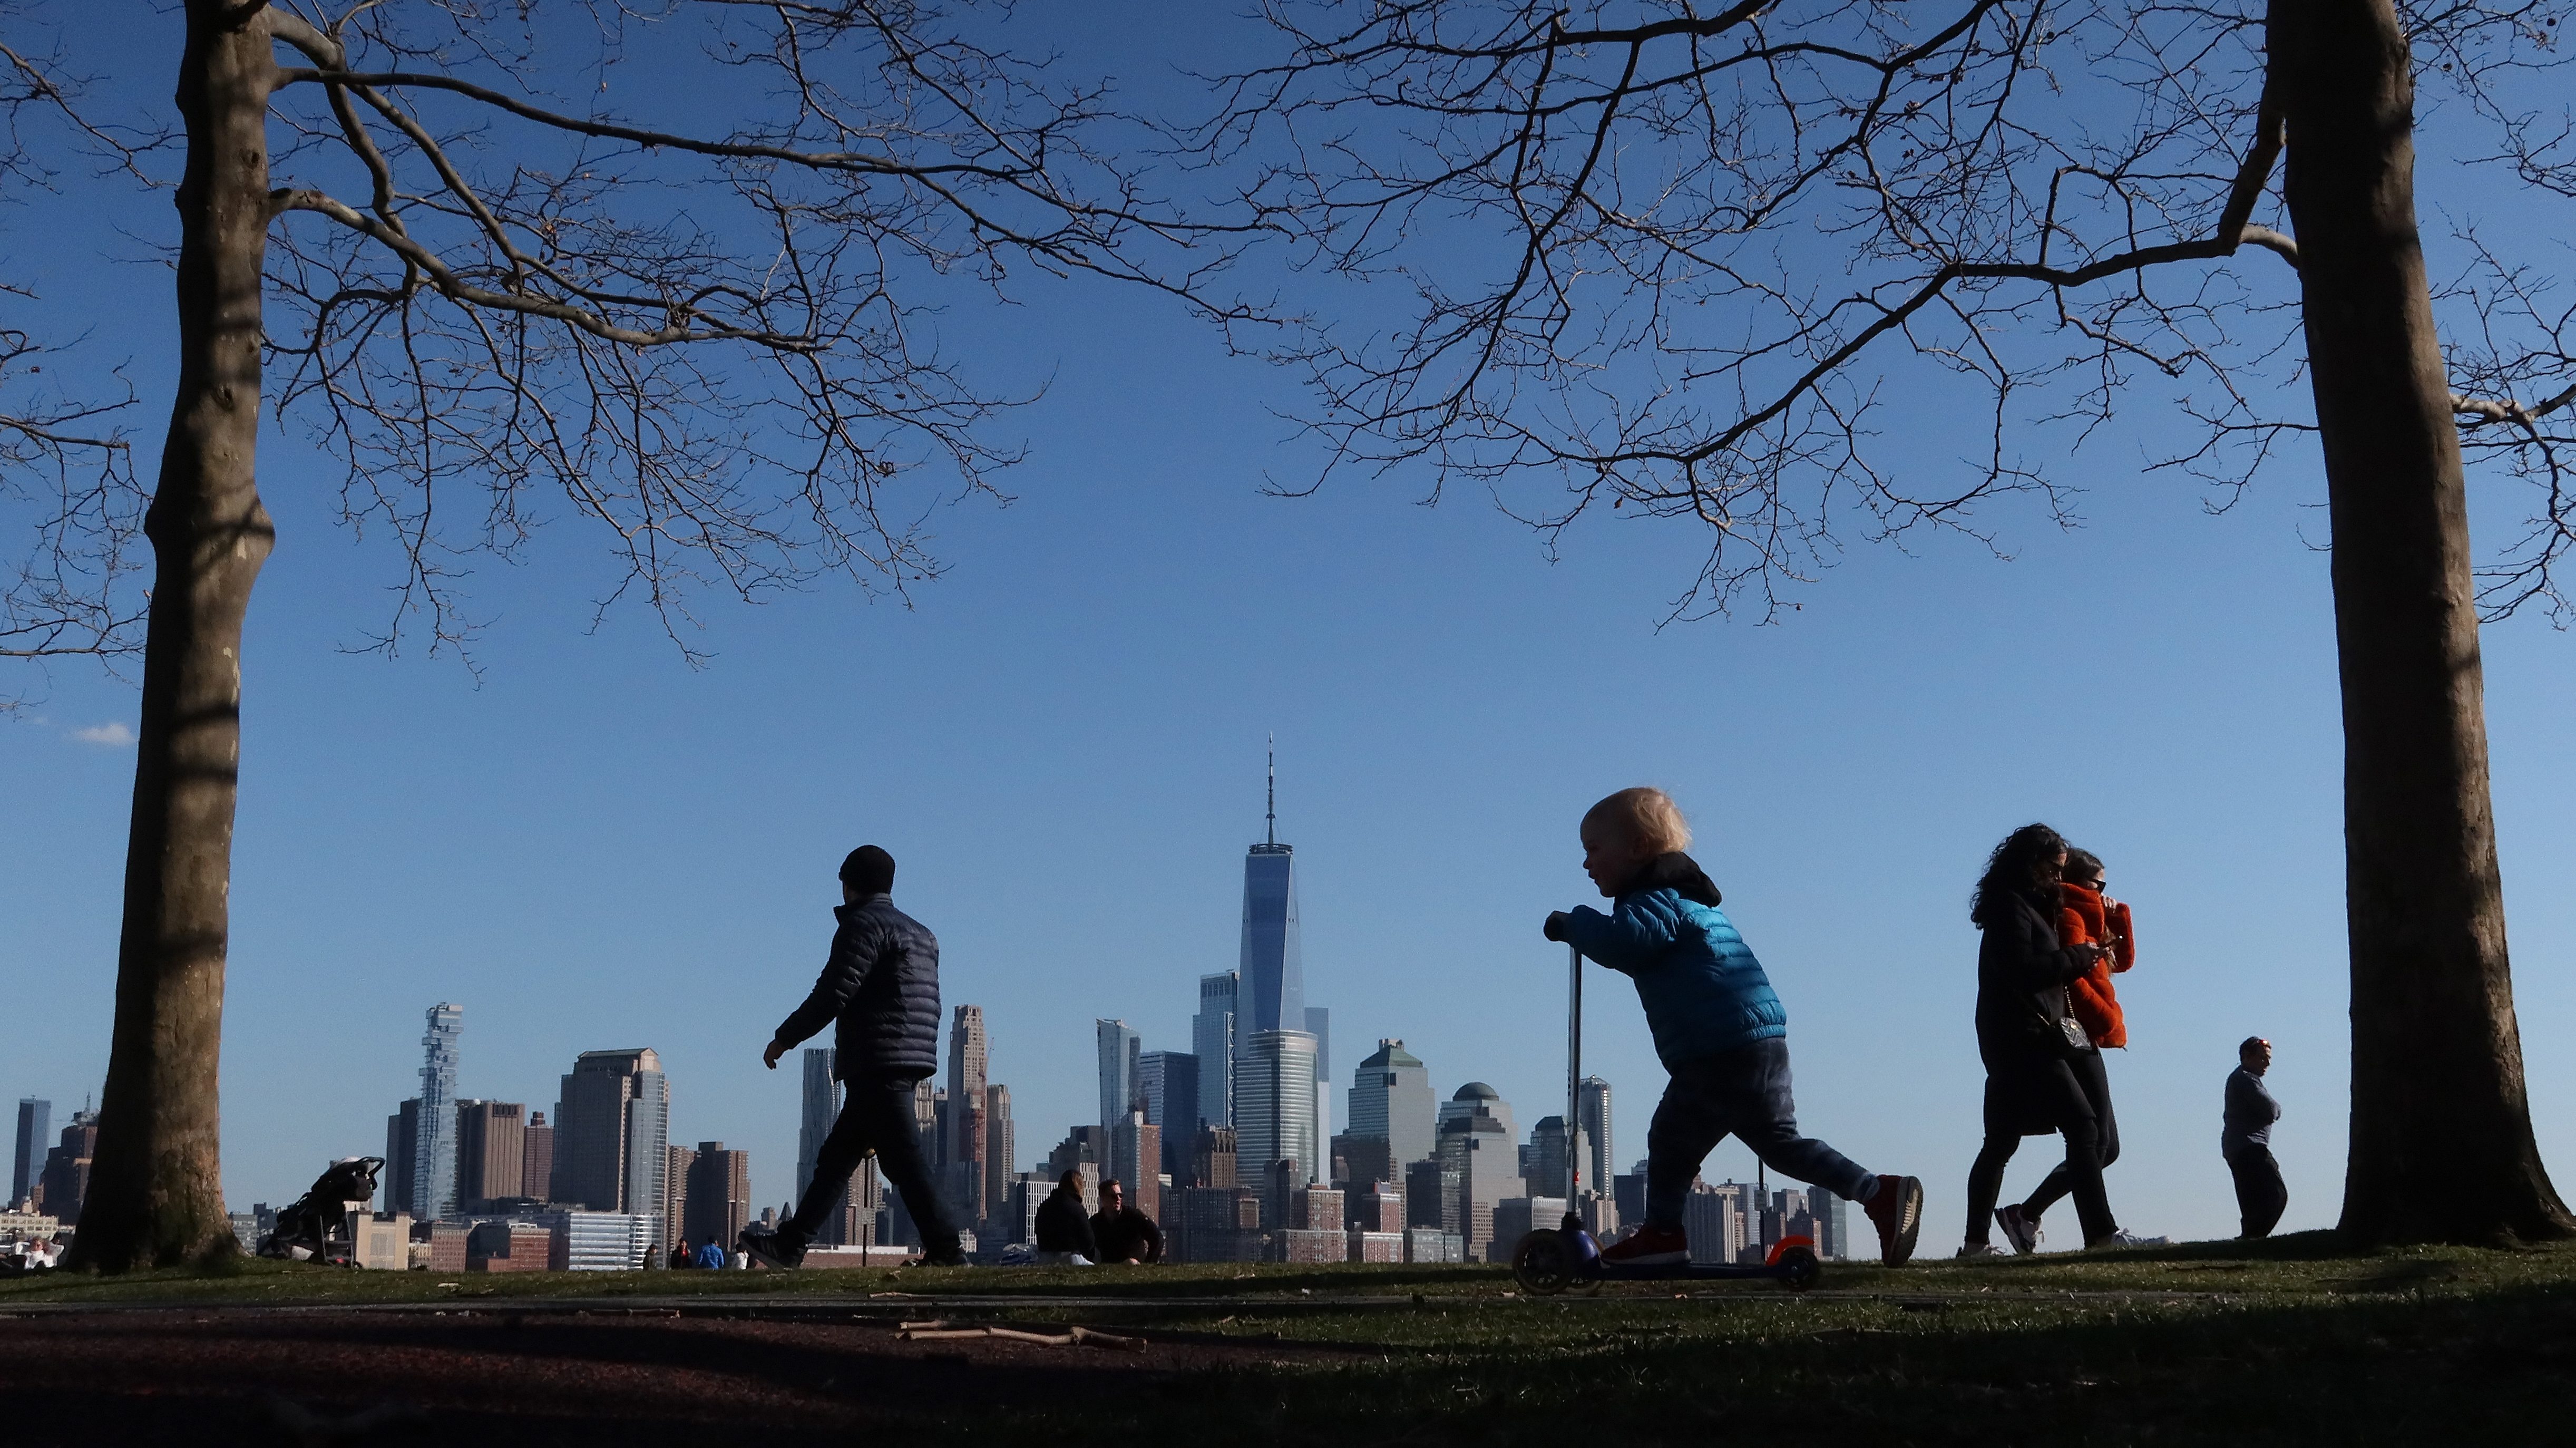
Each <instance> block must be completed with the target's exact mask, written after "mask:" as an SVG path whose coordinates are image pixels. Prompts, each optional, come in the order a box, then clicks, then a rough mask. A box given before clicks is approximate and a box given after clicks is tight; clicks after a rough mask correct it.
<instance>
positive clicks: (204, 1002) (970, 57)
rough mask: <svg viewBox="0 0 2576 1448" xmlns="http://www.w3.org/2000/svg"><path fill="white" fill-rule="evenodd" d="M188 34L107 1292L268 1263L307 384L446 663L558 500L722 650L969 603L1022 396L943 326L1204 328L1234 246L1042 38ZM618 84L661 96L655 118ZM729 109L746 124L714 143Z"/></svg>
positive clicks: (787, 31) (921, 15)
mask: <svg viewBox="0 0 2576 1448" xmlns="http://www.w3.org/2000/svg"><path fill="white" fill-rule="evenodd" d="M184 12H185V20H186V42H185V49H184V53H183V54H182V55H181V56H180V57H179V67H178V87H177V111H178V118H179V121H180V123H181V125H182V128H183V130H184V138H185V155H186V164H185V170H184V173H183V174H182V176H181V177H180V179H179V182H178V185H177V188H176V191H175V192H174V199H175V201H176V203H177V220H178V242H177V247H176V249H175V263H176V266H175V279H176V301H177V303H178V320H179V329H178V330H179V342H178V346H179V355H178V359H177V360H178V364H179V365H178V368H177V372H178V387H177V395H176V397H175V398H174V399H173V403H172V408H171V416H170V426H169V432H168V436H167V439H166V441H165V443H164V445H163V448H162V452H161V456H160V472H159V476H158V479H157V481H156V483H155V485H154V487H153V489H152V492H151V498H150V504H149V508H148V511H147V512H146V513H145V515H144V518H143V526H142V531H143V534H144V536H145V537H146V538H147V539H148V541H149V543H150V545H151V554H152V588H151V593H150V601H149V606H148V612H147V614H146V616H145V619H144V631H143V640H144V642H143V649H142V652H143V668H142V710H141V727H140V731H139V734H140V739H139V744H138V760H137V769H136V780H135V792H134V815H133V825H132V836H131V840H130V844H129V850H128V858H127V867H126V868H127V876H126V891H125V913H124V922H123V936H122V944H121V947H120V951H119V957H118V965H117V992H116V1025H115V1037H114V1043H113V1047H112V1051H111V1055H110V1059H109V1066H108V1077H107V1084H106V1091H105V1094H104V1097H103V1099H102V1104H101V1120H100V1132H99V1143H98V1156H97V1162H96V1167H95V1169H94V1172H93V1175H92V1178H91V1188H90V1196H89V1200H88V1204H87V1205H86V1207H85V1208H84V1212H83V1216H82V1222H81V1233H80V1248H79V1252H80V1256H81V1259H82V1260H83V1261H85V1262H86V1263H88V1264H90V1265H92V1266H95V1267H98V1268H101V1269H106V1270H123V1269H128V1268H134V1267H140V1266H144V1265H149V1264H154V1263H168V1262H173V1261H180V1260H186V1259H190V1258H193V1257H195V1256H197V1255H199V1254H201V1253H206V1252H216V1251H223V1250H228V1248H227V1244H228V1243H229V1242H230V1240H231V1238H230V1235H229V1228H228V1227H227V1225H226V1220H225V1216H224V1210H223V1204H222V1201H221V1198H220V1195H219V1193H218V1177H217V1161H216V1126H217V1114H216V1093H215V1087H216V1060H217V1046H218V1041H219V1036H220V1031H221V1020H222V1002H223V972H224V957H225V942H226V935H227V914H226V908H227V907H226V901H227V892H228V883H229V875H230V858H231V833H232V819H233V808H234V798H235V762H236V760H237V758H238V756H239V740H240V720H239V706H240V693H241V672H240V657H241V648H242V619H243V614H244V610H245V608H246V606H247V604H248V602H249V599H250V595H251V588H252V584H253V581H254V580H255V578H256V577H257V575H258V573H259V569H260V566H261V563H262V561H263V560H264V559H265V558H266V557H267V555H268V552H269V550H270V547H271V544H272V541H273V527H272V524H271V520H270V517H269V514H268V512H267V510H266V509H265V508H264V507H263V506H262V504H261V500H260V495H259V491H258V488H257V486H256V484H255V481H254V471H253V464H254V459H255V456H256V453H257V448H258V442H259V429H260V422H259V412H260V407H261V403H262V399H263V396H264V395H267V394H265V393H264V382H265V380H266V378H267V376H268V374H269V373H270V372H271V371H272V370H273V371H274V373H275V374H276V380H277V384H278V385H277V387H276V389H275V392H274V397H275V400H276V402H277V404H278V406H279V408H280V410H281V412H282V413H283V414H284V415H285V416H287V417H290V418H301V419H304V420H305V421H307V422H308V423H309V424H310V425H311V426H313V427H314V428H315V429H316V431H317V432H318V435H319V438H320V440H321V442H322V444H323V447H324V449H325V450H326V451H327V452H328V453H330V454H331V455H333V456H335V457H337V458H340V459H342V460H344V461H345V463H346V467H347V470H346V473H345V476H344V480H343V482H342V484H341V488H340V505H341V509H342V511H343V513H344V514H345V516H346V517H347V518H348V520H349V521H351V522H352V523H356V524H359V525H362V526H373V527H376V528H378V529H381V530H387V531H389V532H390V533H391V535H392V537H393V538H394V539H395V540H396V541H397V542H398V543H399V546H400V551H401V555H402V557H403V558H404V560H405V562H406V580H405V584H404V586H403V587H402V588H401V589H400V590H399V593H398V597H397V600H396V605H395V612H394V614H393V615H392V616H391V617H390V618H388V619H387V621H386V626H385V628H384V629H383V631H382V633H381V635H380V638H379V642H380V643H381V644H382V645H383V646H385V647H391V646H392V645H393V644H394V643H395V642H396V641H397V640H398V639H400V638H402V637H405V636H406V633H407V631H412V630H417V631H418V632H420V633H425V634H426V635H427V636H428V637H429V639H430V640H431V641H432V643H433V646H440V645H451V644H458V643H461V642H463V641H464V640H465V638H466V637H467V636H468V635H469V634H470V632H471V625H470V622H469V620H468V617H467V615H465V614H464V613H463V612H462V611H461V610H460V607H459V602H458V599H457V596H456V594H455V592H454V587H455V584H456V582H457V579H458V576H459V574H460V573H461V572H462V570H461V568H460V567H459V566H458V559H459V558H460V557H463V556H466V555H470V554H472V553H476V552H483V553H496V554H501V555H505V556H506V555H511V554H513V553H515V552H516V551H517V550H519V549H520V548H521V547H522V546H523V545H524V543H525V542H526V540H527V539H528V537H529V534H530V530H531V529H532V527H533V526H535V524H536V523H537V522H539V521H541V519H542V516H543V514H544V513H545V512H546V511H547V510H548V508H549V507H550V506H551V507H552V508H554V509H556V510H561V511H568V512H569V513H571V514H572V515H574V516H576V517H578V518H583V519H587V520H589V521H590V522H591V523H593V524H595V525H597V526H598V527H599V528H600V529H603V530H604V536H605V537H606V538H608V539H609V540H610V542H611V545H612V547H613V549H614V551H615V555H616V558H617V562H618V572H617V578H618V580H619V581H618V582H617V583H615V584H612V585H611V586H610V587H609V588H608V589H607V590H606V596H605V597H604V598H603V600H602V602H603V604H605V603H606V602H608V601H610V600H613V599H614V598H615V597H617V596H618V595H619V594H620V593H625V594H629V595H632V596H636V597H639V598H641V599H642V600H643V601H644V602H646V603H647V604H648V605H649V606H650V607H651V608H652V609H654V610H655V611H656V613H657V615H658V616H659V617H660V618H661V619H663V620H664V621H665V623H666V625H667V626H668V627H669V628H670V629H671V631H672V635H673V637H674V638H675V639H679V640H682V641H683V647H684V648H685V647H688V645H687V643H686V640H687V638H688V627H689V623H688V615H687V613H686V609H687V607H688V600H689V598H690V597H691V595H692V591H693V590H695V589H698V588H701V587H710V588H715V589H719V590H722V591H724V592H727V593H731V594H734V595H738V596H744V597H757V596H760V595H762V594H763V593H765V592H767V591H770V590H774V589H779V588H785V587H792V586H795V585H797V584H801V583H804V582H807V581H809V580H813V579H817V578H821V577H825V576H830V575H838V576H841V577H844V578H847V579H851V580H854V581H855V582H856V583H857V584H859V585H860V586H862V587H869V588H883V589H892V590H900V589H902V588H904V587H905V586H906V585H907V584H909V583H911V582H913V581H915V580H918V579H920V578H923V577H926V576H928V575H930V574H932V573H933V572H935V571H936V570H937V568H938V564H937V562H936V560H935V559H933V558H932V557H931V556H930V554H929V553H928V552H927V551H926V550H925V549H924V547H923V541H922V538H921V535H920V531H919V524H920V522H921V519H922V514H923V510H924V509H925V508H927V507H928V506H930V505H931V504H933V503H935V502H937V501H939V500H940V499H942V498H946V497H953V496H955V495H957V494H958V493H959V492H960V491H961V490H962V491H964V492H968V493H972V492H978V491H989V490H990V489H991V488H992V486H993V482H992V474H993V471H994V470H995V469H996V468H997V467H999V466H1001V465H1003V464H1006V463H1008V462H1009V461H1011V460H1012V454H1011V452H1010V451H1009V450H1008V449H1007V448H1004V447H1001V446H999V445H997V444H996V443H995V442H994V441H992V440H991V439H990V438H989V436H988V433H987V423H988V420H989V419H990V418H991V416H992V415H993V413H994V411H995V409H996V408H997V407H999V406H1001V405H1003V404H1004V403H1005V401H1007V399H1004V398H1000V397H997V396H995V395H993V393H992V392H990V391H989V390H986V389H982V388H979V387H978V386H977V385H975V384H974V382H973V381H972V380H971V379H970V378H969V377H968V375H967V374H966V372H965V371H964V370H962V369H961V368H960V367H959V366H958V365H957V364H956V363H955V362H954V361H953V360H952V359H951V358H949V357H948V356H946V355H945V354H944V353H943V352H942V350H941V347H940V344H939V339H938V335H937V333H936V331H935V328H934V326H933V319H932V312H933V311H934V310H935V308H936V307H937V306H938V305H939V304H941V303H943V302H945V301H950V300H954V299H955V298H956V297H957V296H958V295H959V294H960V293H959V288H961V287H981V288H984V289H987V290H988V291H990V292H994V293H999V292H1000V290H1001V289H1002V288H1003V287H1004V285H1005V282H1006V278H1007V277H1009V276H1011V275H1012V274H1014V273H1018V274H1027V275H1038V276H1044V275H1048V274H1054V275H1064V274H1070V273H1077V272H1081V273H1091V274H1095V275H1098V276H1102V277H1108V278H1112V279H1115V280H1119V281H1123V282H1128V283H1133V284H1136V285H1138V286H1141V287H1147V288H1153V289H1156V290H1159V291H1161V292H1164V293H1167V294H1169V295H1171V296H1172V297H1174V298H1177V299H1179V300H1180V301H1181V302H1183V303H1184V304H1195V302H1196V299H1197V298H1199V297H1200V295H1201V293H1202V288H1203V285H1204V282H1205V279H1206V276H1207V274H1208V271H1209V269H1211V268H1214V267H1217V266H1221V265H1222V264H1223V262H1224V260H1225V258H1226V256H1227V255H1228V252H1229V250H1230V239H1229V238H1230V234H1229V233H1227V232H1226V231H1224V229H1223V228H1221V227H1207V226H1193V225H1191V224H1187V223H1185V222H1183V221H1180V220H1178V219H1176V218H1174V217H1173V216H1172V215H1170V214H1168V212H1167V210H1166V208H1164V207H1163V206H1161V205H1160V204H1159V203H1158V202H1157V201H1156V200H1155V199H1154V198H1153V197H1151V196H1149V195H1147V194H1145V193H1144V192H1143V191H1142V190H1141V189H1140V183H1139V181H1138V180H1137V177H1136V175H1135V173H1133V172H1132V171H1130V170H1127V169H1124V168H1122V166H1121V165H1120V164H1119V163H1118V162H1117V161H1116V160H1115V158H1114V157H1113V156H1112V155H1111V154H1110V153H1109V151H1108V150H1106V149H1104V142H1103V139H1102V138H1104V137H1114V136H1115V135H1117V134H1118V128H1119V126H1120V125H1121V119H1120V117H1119V116H1118V115H1117V114H1116V113H1115V112H1114V111H1113V110H1112V109H1111V108H1110V97H1109V96H1108V95H1107V94H1106V92H1105V90H1104V89H1103V88H1102V87H1099V86H1084V85H1068V84H1064V83H1062V82H1061V81H1060V80H1059V79H1058V78H1056V77H1055V76H1053V75H1051V74H1050V73H1049V67H1048V62H1047V61H1046V60H1045V59H1044V58H1029V57H1023V56H1021V55H1017V54H1014V53H1013V52H1011V51H1010V50H1008V49H1005V48H1002V47H1001V45H1000V43H999V41H998V40H997V37H998V36H1000V35H1002V34H1003V33H1004V30H1003V27H1004V26H1006V25H1007V23H1008V22H1007V18H1006V16H1003V15H995V14H983V13H978V12H974V11H972V10H968V9H961V10H959V11H958V12H957V13H955V14H946V13H943V12H941V11H940V10H938V9H936V8H934V7H932V6H929V5H925V4H919V3H906V0H894V3H876V0H814V3H804V0H767V3H763V0H667V3H661V0H633V3H620V0H588V3H581V0H568V3H562V4H543V3H521V4H505V3H487V0H354V3H350V4H348V5H347V6H346V8H343V9H339V10H337V11H334V12H324V11H322V10H320V9H318V8H313V7H310V6H308V5H307V4H303V3H296V4H288V3H263V0H241V3H221V0H186V3H185V5H184ZM630 77H631V79H630ZM612 84H618V85H620V87H621V88H620V89H618V90H617V91H615V92H613V93H614V94H615V95H617V96H619V97H620V98H621V99H622V97H623V96H624V95H626V94H627V93H628V92H629V91H631V92H633V93H634V94H636V95H638V96H639V97H642V98H643V99H642V100H641V101H640V102H639V103H638V104H637V105H635V106H634V107H633V108H631V109H630V108H629V107H627V106H625V105H622V104H619V105H612V103H611V102H610V100H608V99H607V96H608V95H610V94H612V92H611V89H610V88H611V86H612ZM549 85H551V86H553V87H555V88H556V90H558V91H560V92H561V93H560V94H550V93H548V91H547V90H546V87H547V86H549ZM711 113H714V114H721V115H723V116H725V117H726V120H725V121H724V122H722V123H720V127H719V128H718V129H716V130H712V131H706V132H701V131H697V130H692V129H690V123H691V120H692V118H694V117H700V116H704V115H707V114H711ZM657 115H658V116H660V117H661V118H662V119H659V120H657V119H656V116H657ZM272 137H275V138H276V139H277V142H278V144H277V145H276V147H275V149H274V151H272V146H271V140H272ZM1204 310H1207V311H1208V312H1210V313H1211V314H1212V315H1215V316H1218V317H1220V318H1223V319H1232V318H1238V317H1241V316H1243V315H1245V314H1244V313H1242V312H1240V311H1238V310H1235V309H1232V308H1228V307H1223V306H1217V307H1209V308H1205V309H1204ZM549 499H551V500H552V502H551V504H549V502H548V500H549ZM119 626H120V625H119V624H118V621H117V620H116V619H115V618H114V617H112V616H111V617H107V618H103V619H102V620H101V622H100V624H99V626H98V627H97V628H95V629H94V630H93V632H94V633H96V634H98V635H99V636H100V637H102V638H121V637H123V635H122V634H120V633H118V631H117V630H118V628H119Z"/></svg>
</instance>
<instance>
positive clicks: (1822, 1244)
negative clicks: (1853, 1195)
mask: <svg viewBox="0 0 2576 1448" xmlns="http://www.w3.org/2000/svg"><path fill="white" fill-rule="evenodd" d="M1850 1205H1851V1204H1850V1203H1849V1202H1846V1201H1844V1200H1843V1199H1842V1198H1841V1197H1839V1196H1836V1195H1835V1194H1834V1193H1832V1192H1829V1191H1827V1190H1825V1189H1824V1188H1823V1187H1809V1188H1807V1210H1808V1211H1810V1212H1811V1213H1813V1214H1814V1215H1815V1219H1816V1255H1817V1256H1819V1257H1823V1258H1825V1259H1827V1260H1829V1261H1837V1262H1839V1261H1843V1260H1846V1259H1848V1258H1849V1257H1850V1256H1851V1215H1850V1213H1849V1212H1848V1211H1846V1210H1845V1209H1846V1208H1847V1207H1849V1206H1850Z"/></svg>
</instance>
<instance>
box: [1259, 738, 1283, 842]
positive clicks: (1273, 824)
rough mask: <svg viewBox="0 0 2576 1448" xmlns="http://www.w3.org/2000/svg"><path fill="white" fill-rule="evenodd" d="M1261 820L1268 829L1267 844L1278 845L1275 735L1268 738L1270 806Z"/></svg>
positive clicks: (1276, 749) (1277, 746)
mask: <svg viewBox="0 0 2576 1448" xmlns="http://www.w3.org/2000/svg"><path fill="white" fill-rule="evenodd" d="M1262 819H1263V820H1264V821H1266V822H1267V823H1268V825H1269V827H1270V828H1269V830H1268V838H1269V842H1270V843H1271V844H1274V845H1275V844H1277V843H1279V736H1278V735H1276V734H1273V735H1271V736H1270V805H1269V811H1268V813H1266V814H1264V815H1263V816H1262Z"/></svg>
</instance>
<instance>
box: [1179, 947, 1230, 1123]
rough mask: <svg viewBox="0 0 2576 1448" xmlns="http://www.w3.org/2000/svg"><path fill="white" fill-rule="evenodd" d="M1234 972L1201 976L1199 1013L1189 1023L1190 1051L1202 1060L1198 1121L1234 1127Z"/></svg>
mask: <svg viewBox="0 0 2576 1448" xmlns="http://www.w3.org/2000/svg"><path fill="white" fill-rule="evenodd" d="M1239 979H1240V978H1239V977H1238V976H1236V975H1235V973H1234V972H1233V971H1230V970H1229V971H1222V972H1220V973H1218V974H1216V975H1203V976H1200V977H1199V1013H1198V1014H1197V1015H1196V1016H1194V1017H1192V1018H1191V1020H1190V1052H1191V1054H1193V1055H1195V1056H1197V1057H1198V1058H1199V1119H1200V1120H1202V1121H1205V1122H1206V1123H1207V1124H1208V1125H1210V1126H1232V1125H1233V1124H1234V1043H1235V1028H1234V1023H1235V1021H1236V1019H1237V1017H1236V1014H1235V997H1236V993H1237V992H1236V986H1237V983H1238V981H1239Z"/></svg>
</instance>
